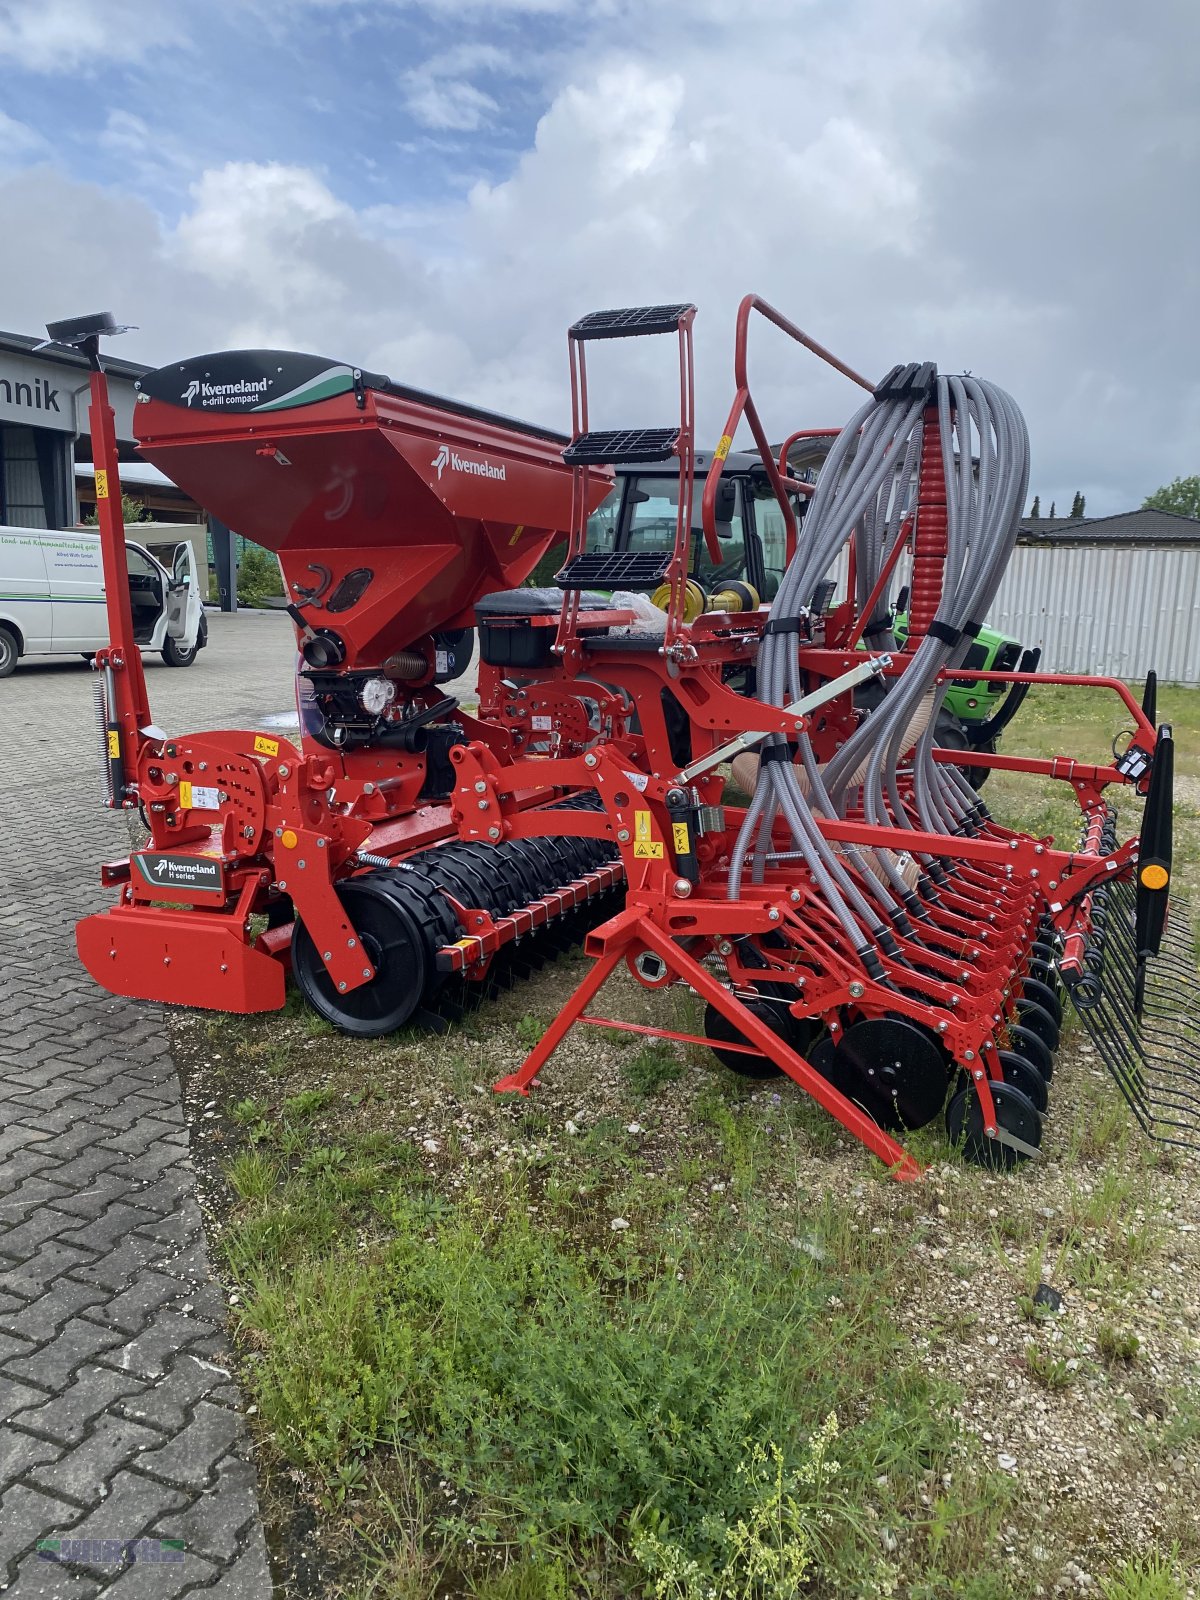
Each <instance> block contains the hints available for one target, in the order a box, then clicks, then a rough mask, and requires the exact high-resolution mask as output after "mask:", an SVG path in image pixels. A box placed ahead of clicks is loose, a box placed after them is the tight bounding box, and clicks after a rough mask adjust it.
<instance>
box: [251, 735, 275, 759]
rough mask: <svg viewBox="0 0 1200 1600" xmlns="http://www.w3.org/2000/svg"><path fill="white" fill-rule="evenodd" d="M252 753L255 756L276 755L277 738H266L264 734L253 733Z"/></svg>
mask: <svg viewBox="0 0 1200 1600" xmlns="http://www.w3.org/2000/svg"><path fill="white" fill-rule="evenodd" d="M254 753H255V755H256V756H277V755H278V754H279V740H278V739H268V738H267V737H266V736H265V735H264V734H261V733H256V734H255V735H254Z"/></svg>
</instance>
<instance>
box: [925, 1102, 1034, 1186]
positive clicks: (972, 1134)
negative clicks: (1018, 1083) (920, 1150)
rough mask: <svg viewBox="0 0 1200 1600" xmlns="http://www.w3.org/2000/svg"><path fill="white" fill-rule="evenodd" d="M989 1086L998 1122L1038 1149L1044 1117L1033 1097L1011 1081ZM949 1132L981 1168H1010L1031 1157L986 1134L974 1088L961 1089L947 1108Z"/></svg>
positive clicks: (951, 1139)
mask: <svg viewBox="0 0 1200 1600" xmlns="http://www.w3.org/2000/svg"><path fill="white" fill-rule="evenodd" d="M988 1087H989V1088H990V1089H991V1092H992V1103H993V1104H994V1106H995V1108H996V1122H997V1125H998V1126H999V1127H1001V1128H1003V1129H1004V1131H1005V1132H1006V1133H1011V1134H1013V1135H1014V1136H1015V1137H1016V1138H1018V1139H1020V1140H1022V1142H1023V1143H1025V1144H1027V1145H1032V1146H1033V1148H1034V1149H1037V1148H1038V1147H1039V1146H1040V1145H1041V1142H1042V1119H1041V1117H1040V1116H1039V1115H1038V1111H1037V1107H1036V1106H1035V1105H1034V1104H1033V1102H1032V1100H1030V1099H1029V1097H1028V1095H1024V1094H1022V1093H1021V1091H1020V1089H1015V1088H1014V1087H1013V1086H1012V1084H1010V1083H1000V1082H997V1081H993V1082H991V1083H990V1084H989V1085H988ZM946 1132H947V1133H948V1134H949V1136H950V1142H951V1144H953V1145H955V1146H957V1147H959V1148H961V1150H962V1153H963V1155H964V1156H965V1157H966V1158H967V1160H968V1161H973V1162H974V1163H975V1165H976V1166H979V1167H1002V1168H1004V1169H1005V1170H1008V1169H1009V1168H1011V1167H1015V1166H1017V1165H1018V1163H1020V1162H1022V1161H1027V1160H1028V1159H1029V1158H1028V1156H1027V1154H1026V1153H1025V1151H1023V1150H1014V1149H1013V1147H1012V1146H1011V1145H1007V1144H1002V1143H1001V1142H1000V1140H999V1139H989V1138H988V1137H987V1135H986V1134H985V1133H984V1131H983V1107H982V1106H981V1105H980V1103H979V1096H978V1095H977V1094H976V1093H975V1090H974V1088H973V1087H968V1088H966V1089H960V1090H959V1091H958V1093H957V1094H956V1095H955V1096H954V1098H953V1100H951V1102H950V1104H949V1105H948V1106H947V1107H946Z"/></svg>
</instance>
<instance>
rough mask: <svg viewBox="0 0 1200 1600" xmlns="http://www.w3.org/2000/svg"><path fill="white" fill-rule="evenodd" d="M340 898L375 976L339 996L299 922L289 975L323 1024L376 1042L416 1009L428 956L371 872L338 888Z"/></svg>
mask: <svg viewBox="0 0 1200 1600" xmlns="http://www.w3.org/2000/svg"><path fill="white" fill-rule="evenodd" d="M338 899H339V900H340V901H341V903H342V905H343V906H344V907H345V910H346V915H347V917H348V919H349V921H350V922H351V924H352V925H353V927H354V930H355V933H356V934H357V936H358V941H359V944H360V945H361V947H362V949H363V950H364V951H365V953H366V955H367V956H368V957H369V959H370V961H371V964H372V966H373V967H374V968H375V976H374V977H373V978H371V979H370V980H369V981H368V982H366V983H363V984H360V985H359V987H358V988H357V989H347V990H346V991H345V992H344V993H342V992H340V991H339V990H338V986H337V984H336V983H335V982H334V981H333V979H332V978H331V977H330V976H329V973H328V972H327V971H326V969H325V963H324V961H323V960H322V959H321V952H320V951H319V950H318V949H317V947H316V945H315V944H314V943H313V941H312V936H311V934H310V933H309V931H308V929H307V928H306V927H304V925H303V924H302V923H301V922H300V921H297V922H296V927H295V932H294V933H293V934H292V971H293V972H294V973H295V975H296V982H297V983H298V984H299V986H300V991H301V993H302V994H303V995H304V998H305V999H306V1000H307V1001H308V1003H309V1005H310V1006H312V1008H313V1010H314V1011H317V1012H319V1013H320V1015H321V1016H323V1017H324V1018H325V1019H326V1021H328V1022H332V1023H333V1025H334V1027H335V1028H337V1029H339V1030H340V1031H341V1032H342V1033H348V1034H351V1035H353V1036H354V1037H355V1038H358V1039H377V1038H379V1037H380V1036H381V1035H383V1034H385V1033H393V1032H394V1031H395V1030H396V1029H397V1028H401V1027H403V1026H404V1024H405V1023H406V1022H407V1021H408V1019H409V1017H411V1016H412V1014H413V1012H414V1011H415V1010H416V1008H417V1006H418V1005H419V1003H420V1000H421V996H422V993H423V992H424V989H425V985H426V980H427V978H428V975H429V970H430V962H429V952H428V950H427V948H426V943H425V938H424V936H423V934H422V932H421V930H420V929H419V928H418V927H417V925H416V924H415V923H414V921H413V919H412V918H411V917H410V916H409V914H408V912H407V911H406V910H405V909H404V907H403V906H402V905H401V904H400V903H399V901H398V900H396V899H395V898H394V897H393V896H392V895H390V894H389V893H388V892H387V889H386V887H385V886H384V885H383V884H381V883H378V882H375V881H373V875H372V874H370V873H366V874H364V875H363V876H362V877H361V878H351V879H349V880H348V881H347V882H346V883H343V884H341V885H340V886H339V888H338Z"/></svg>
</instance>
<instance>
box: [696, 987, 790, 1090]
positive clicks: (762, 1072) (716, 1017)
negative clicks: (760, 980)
mask: <svg viewBox="0 0 1200 1600" xmlns="http://www.w3.org/2000/svg"><path fill="white" fill-rule="evenodd" d="M738 998H739V999H740V1000H741V1002H742V1004H743V1005H744V1006H745V1007H746V1009H747V1011H749V1012H751V1014H752V1015H754V1016H756V1017H757V1018H758V1020H759V1021H760V1022H765V1023H766V1025H767V1027H768V1028H770V1030H771V1032H772V1033H777V1034H778V1035H779V1037H780V1039H781V1040H782V1041H783V1042H784V1043H785V1044H787V1045H789V1046H790V1047H791V1048H792V1049H793V1050H794V1051H795V1052H796V1054H797V1055H803V1054H804V1052H805V1049H806V1048H807V1045H808V1042H809V1040H810V1039H811V1037H812V1029H811V1026H810V1025H809V1024H806V1023H804V1022H803V1021H798V1020H797V1019H796V1018H795V1017H793V1016H792V1014H791V1012H790V1011H789V1010H788V1009H787V1005H786V1003H785V1002H784V1001H783V1000H782V999H779V998H777V997H776V996H773V995H769V994H762V995H750V996H747V995H740V996H739V997H738ZM704 1032H705V1034H706V1035H707V1036H708V1038H710V1039H719V1040H723V1041H725V1042H726V1043H728V1044H749V1043H750V1041H749V1039H747V1038H745V1037H744V1035H743V1034H742V1033H741V1031H740V1030H739V1029H738V1028H737V1027H735V1026H734V1024H733V1023H732V1022H730V1020H729V1018H728V1017H726V1016H725V1014H724V1012H721V1011H718V1010H717V1008H716V1006H714V1005H709V1006H706V1007H705V1011H704ZM712 1050H713V1055H715V1056H716V1058H717V1060H718V1061H719V1062H720V1063H721V1065H722V1066H724V1067H728V1068H729V1070H730V1072H736V1073H737V1075H738V1077H739V1078H758V1079H765V1078H781V1077H786V1076H787V1074H786V1073H785V1072H784V1070H783V1068H782V1067H780V1066H777V1065H776V1063H775V1062H774V1061H772V1060H770V1059H769V1058H768V1057H767V1056H764V1055H758V1054H755V1055H746V1054H745V1053H744V1052H742V1051H740V1050H722V1049H721V1048H720V1047H719V1045H714V1046H713V1047H712Z"/></svg>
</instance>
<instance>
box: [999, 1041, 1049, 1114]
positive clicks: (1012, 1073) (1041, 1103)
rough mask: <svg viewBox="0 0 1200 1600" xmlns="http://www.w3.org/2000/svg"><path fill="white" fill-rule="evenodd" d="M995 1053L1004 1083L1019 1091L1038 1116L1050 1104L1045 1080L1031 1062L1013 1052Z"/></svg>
mask: <svg viewBox="0 0 1200 1600" xmlns="http://www.w3.org/2000/svg"><path fill="white" fill-rule="evenodd" d="M996 1053H997V1055H998V1056H999V1058H1000V1075H1001V1077H1002V1078H1003V1079H1004V1082H1005V1083H1010V1084H1011V1085H1012V1086H1013V1088H1014V1089H1020V1091H1021V1093H1022V1094H1023V1095H1025V1096H1026V1097H1027V1098H1028V1099H1029V1100H1030V1101H1031V1102H1032V1103H1033V1106H1034V1109H1035V1110H1036V1111H1037V1112H1038V1114H1039V1116H1040V1115H1041V1114H1042V1113H1043V1112H1045V1110H1046V1108H1047V1106H1048V1105H1049V1104H1050V1091H1049V1089H1048V1088H1047V1086H1046V1080H1045V1078H1043V1077H1042V1075H1041V1073H1040V1072H1039V1071H1038V1069H1037V1068H1036V1067H1035V1066H1034V1065H1033V1063H1032V1062H1030V1061H1026V1059H1025V1057H1024V1056H1021V1055H1018V1054H1017V1052H1016V1051H1015V1050H998V1051H997V1052H996Z"/></svg>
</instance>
